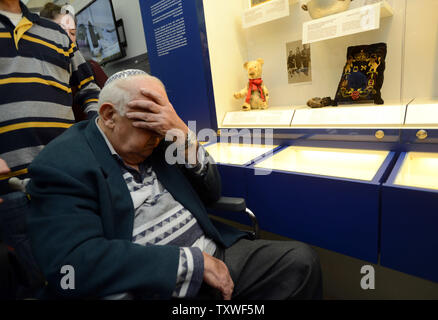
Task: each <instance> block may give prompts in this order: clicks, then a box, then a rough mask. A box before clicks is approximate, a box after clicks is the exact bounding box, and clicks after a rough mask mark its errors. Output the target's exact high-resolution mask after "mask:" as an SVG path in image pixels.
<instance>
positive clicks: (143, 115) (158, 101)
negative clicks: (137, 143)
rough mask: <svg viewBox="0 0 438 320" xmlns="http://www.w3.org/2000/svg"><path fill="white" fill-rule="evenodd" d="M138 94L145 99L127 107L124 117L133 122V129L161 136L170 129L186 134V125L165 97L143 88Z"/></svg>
mask: <svg viewBox="0 0 438 320" xmlns="http://www.w3.org/2000/svg"><path fill="white" fill-rule="evenodd" d="M140 92H141V94H142V95H143V96H144V97H146V98H147V99H140V100H133V101H131V102H129V103H128V105H127V112H126V117H127V118H128V119H131V120H133V123H132V125H133V126H134V127H136V128H142V129H147V130H151V131H154V132H155V133H158V134H159V135H161V136H165V135H166V134H167V132H168V131H169V130H172V129H178V130H180V131H182V132H183V133H184V134H187V131H188V128H187V126H186V124H185V123H184V122H183V121H182V120H181V118H180V117H179V116H178V115H177V113H176V111H175V109H174V108H173V106H172V104H171V103H170V102H169V100H168V99H167V97H166V96H164V95H162V94H160V93H159V92H157V91H156V90H152V89H150V88H147V89H146V88H143V89H141V90H140Z"/></svg>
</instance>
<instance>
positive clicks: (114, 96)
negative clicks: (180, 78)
mask: <svg viewBox="0 0 438 320" xmlns="http://www.w3.org/2000/svg"><path fill="white" fill-rule="evenodd" d="M142 76H143V77H146V78H151V79H154V80H155V81H157V82H158V83H159V84H160V85H161V86H162V87H163V88H164V90H166V87H165V86H164V84H163V82H162V81H161V80H160V79H158V78H157V77H154V76H151V75H150V74H148V73H147V72H144V71H143V70H138V69H128V70H123V71H119V72H117V73H115V74H114V75H112V76H111V77H110V78H109V79H108V80H107V81H106V82H105V85H104V87H103V89H102V90H101V91H100V95H99V103H98V105H99V110H100V108H101V106H102V105H103V104H104V103H106V102H109V103H111V104H113V105H114V107H115V108H116V110H117V111H118V112H119V114H120V115H122V116H123V115H124V114H125V111H126V105H127V104H128V102H129V101H130V100H131V99H132V98H133V96H131V95H133V93H132V92H131V90H130V89H129V88H130V86H129V85H126V83H125V82H126V81H129V80H131V79H130V78H134V77H142Z"/></svg>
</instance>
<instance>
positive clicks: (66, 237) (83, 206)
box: [28, 119, 245, 299]
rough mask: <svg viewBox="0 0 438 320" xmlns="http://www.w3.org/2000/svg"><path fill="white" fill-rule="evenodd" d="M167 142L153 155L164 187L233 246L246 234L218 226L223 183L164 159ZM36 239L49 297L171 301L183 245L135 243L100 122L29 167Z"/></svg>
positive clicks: (126, 198) (75, 130) (74, 130)
mask: <svg viewBox="0 0 438 320" xmlns="http://www.w3.org/2000/svg"><path fill="white" fill-rule="evenodd" d="M164 148H165V143H161V144H160V145H159V146H158V147H157V148H156V149H155V150H154V152H153V154H152V155H151V157H152V166H153V169H154V171H155V172H156V174H157V177H158V179H159V181H160V182H161V183H162V184H163V186H164V187H165V188H166V189H167V190H168V191H169V192H170V193H171V194H172V196H173V197H174V198H175V199H176V200H177V201H179V202H180V203H181V204H182V205H183V206H184V207H185V208H187V209H188V210H189V211H190V212H191V213H192V214H193V215H194V216H195V217H196V219H197V221H198V223H199V224H200V226H201V227H202V229H203V230H204V232H205V234H206V236H208V237H210V238H212V239H213V240H214V241H216V243H217V244H218V245H222V246H224V247H228V246H230V245H231V244H233V243H234V242H235V241H237V240H238V239H239V238H241V237H243V236H244V235H245V234H244V233H242V232H240V231H238V230H236V229H234V228H231V227H229V226H227V225H224V224H220V223H217V222H214V223H213V222H212V220H210V219H209V218H208V216H207V211H206V207H205V205H206V204H208V203H209V202H214V201H216V200H217V199H218V198H219V197H220V193H221V189H220V176H219V174H218V171H217V168H216V166H215V165H210V166H209V169H208V172H207V174H206V175H205V176H204V178H199V177H197V176H194V175H191V173H190V172H189V171H188V170H186V169H185V168H184V167H183V166H178V165H169V164H167V163H166V162H165V159H164ZM29 172H30V176H31V178H32V181H31V183H30V184H29V185H28V192H29V194H30V196H31V201H30V203H31V211H30V214H29V218H28V229H29V230H28V232H29V236H30V239H31V244H32V248H33V251H34V254H35V257H36V259H37V261H38V264H39V265H40V267H41V269H42V271H43V273H44V275H45V277H46V279H47V282H48V286H47V287H46V288H45V290H44V291H45V292H44V296H45V297H51V298H54V297H64V298H98V297H103V296H107V295H110V294H115V293H121V292H127V291H129V292H132V293H134V294H136V295H137V296H139V297H142V298H147V299H168V298H170V297H171V294H172V292H173V290H174V287H175V283H176V275H177V268H178V261H179V248H178V247H176V246H146V247H145V246H140V245H137V244H134V243H132V242H131V236H132V231H133V223H134V208H133V204H132V200H131V197H130V194H129V191H128V188H127V186H126V183H125V181H124V179H123V177H122V173H121V170H120V168H119V165H118V163H117V161H116V160H115V159H114V158H113V156H112V155H111V153H110V151H109V149H108V147H107V145H106V143H105V141H104V139H103V137H102V135H101V134H100V132H99V131H98V129H97V127H96V124H95V121H94V119H92V120H90V121H83V122H80V123H79V124H76V125H74V126H73V127H71V128H70V129H69V130H67V131H66V132H65V133H64V134H62V135H61V136H59V137H58V138H56V139H55V140H53V141H52V142H51V143H50V144H49V145H47V146H46V147H45V148H44V150H43V151H42V152H41V153H40V154H39V155H38V156H37V158H36V159H35V160H34V161H33V163H32V164H31V166H30V167H29ZM65 265H70V266H73V268H74V271H75V289H74V290H64V289H62V287H61V279H62V278H63V276H65V274H62V273H61V268H62V267H63V266H65Z"/></svg>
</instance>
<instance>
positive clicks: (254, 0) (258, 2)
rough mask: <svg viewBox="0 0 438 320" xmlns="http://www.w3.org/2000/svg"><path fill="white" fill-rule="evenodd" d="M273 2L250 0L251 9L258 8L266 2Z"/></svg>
mask: <svg viewBox="0 0 438 320" xmlns="http://www.w3.org/2000/svg"><path fill="white" fill-rule="evenodd" d="M269 1H272V0H249V7H250V8H254V7H255V6H258V5H259V4H263V3H266V2H269Z"/></svg>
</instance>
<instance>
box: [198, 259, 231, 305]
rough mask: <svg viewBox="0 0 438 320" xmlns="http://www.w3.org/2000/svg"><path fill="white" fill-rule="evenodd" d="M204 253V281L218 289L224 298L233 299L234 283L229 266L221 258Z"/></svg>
mask: <svg viewBox="0 0 438 320" xmlns="http://www.w3.org/2000/svg"><path fill="white" fill-rule="evenodd" d="M202 254H203V255H204V281H205V283H207V284H208V285H209V286H211V287H213V288H216V289H218V290H219V291H220V292H221V293H222V297H223V298H224V300H231V295H232V294H233V290H234V283H233V280H232V279H231V276H230V272H229V271H228V267H227V266H226V265H225V263H223V262H222V261H221V260H219V259H216V258H214V257H212V256H210V255H209V254H207V253H205V252H203V253H202Z"/></svg>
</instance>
